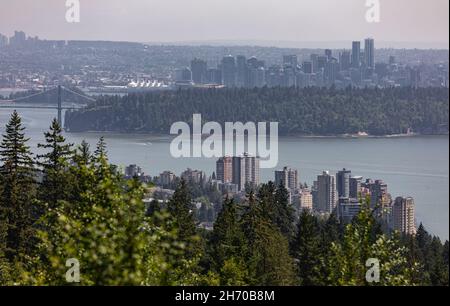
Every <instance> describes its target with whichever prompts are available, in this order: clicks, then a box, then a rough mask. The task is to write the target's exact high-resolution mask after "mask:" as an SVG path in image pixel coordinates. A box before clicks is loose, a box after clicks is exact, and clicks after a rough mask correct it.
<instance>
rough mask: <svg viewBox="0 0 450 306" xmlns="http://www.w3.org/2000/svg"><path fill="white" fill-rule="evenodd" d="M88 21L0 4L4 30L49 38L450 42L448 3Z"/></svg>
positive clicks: (192, 4)
mask: <svg viewBox="0 0 450 306" xmlns="http://www.w3.org/2000/svg"><path fill="white" fill-rule="evenodd" d="M79 1H80V4H81V20H80V21H81V22H80V23H72V24H70V23H67V22H66V20H65V13H66V7H65V2H66V0H0V33H3V34H7V35H8V36H10V35H11V34H12V33H13V31H14V30H18V29H20V30H24V31H25V32H26V33H27V34H30V35H33V36H34V35H38V36H39V37H41V38H49V39H101V40H126V41H141V42H152V41H153V42H177V41H204V40H252V41H258V40H270V41H350V40H354V39H363V38H364V37H368V36H372V37H374V38H375V39H376V40H377V41H389V42H394V41H395V42H399V41H400V42H427V43H429V42H439V43H444V45H445V44H448V36H449V13H448V10H449V0H379V1H380V5H381V15H380V18H381V20H380V22H379V23H372V24H371V23H368V22H367V21H366V19H365V13H366V10H367V8H366V6H365V3H366V0H79Z"/></svg>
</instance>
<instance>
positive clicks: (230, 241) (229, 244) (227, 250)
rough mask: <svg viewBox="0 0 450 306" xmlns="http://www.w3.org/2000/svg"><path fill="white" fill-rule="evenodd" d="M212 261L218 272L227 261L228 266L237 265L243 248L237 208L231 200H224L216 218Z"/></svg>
mask: <svg viewBox="0 0 450 306" xmlns="http://www.w3.org/2000/svg"><path fill="white" fill-rule="evenodd" d="M210 243H211V244H212V256H211V258H212V260H213V261H214V265H213V266H214V267H215V269H216V270H218V271H220V270H221V268H222V267H223V265H224V264H225V262H226V261H227V260H231V261H230V262H229V264H230V265H231V264H232V263H233V264H238V262H239V260H240V258H241V257H242V255H243V252H244V248H245V237H244V236H243V233H242V231H241V227H240V220H239V216H238V207H237V205H236V204H235V203H234V201H233V200H229V199H226V200H225V202H224V204H223V208H222V210H221V211H220V213H219V215H218V216H217V219H216V222H215V223H214V230H213V232H212V236H211V241H210Z"/></svg>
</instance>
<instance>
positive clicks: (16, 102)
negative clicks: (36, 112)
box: [0, 85, 96, 126]
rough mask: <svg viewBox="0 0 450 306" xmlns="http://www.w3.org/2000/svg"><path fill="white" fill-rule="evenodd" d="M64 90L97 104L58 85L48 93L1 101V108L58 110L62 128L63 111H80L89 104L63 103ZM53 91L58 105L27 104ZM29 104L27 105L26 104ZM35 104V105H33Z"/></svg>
mask: <svg viewBox="0 0 450 306" xmlns="http://www.w3.org/2000/svg"><path fill="white" fill-rule="evenodd" d="M63 90H64V91H65V92H68V93H71V94H74V95H76V96H78V97H81V98H83V99H85V101H89V102H95V101H96V100H95V99H94V98H92V97H89V96H87V95H84V94H81V93H78V92H76V91H73V90H71V89H70V88H67V87H65V86H61V85H58V86H56V87H54V88H52V89H49V90H46V91H42V92H38V93H35V94H32V95H29V96H25V97H19V98H16V99H12V100H0V109H1V108H12V109H23V108H25V109H56V110H58V122H59V124H60V125H61V126H62V111H63V110H73V109H80V108H83V107H85V106H86V104H87V103H85V104H79V102H78V103H74V102H67V101H63V98H62V96H63V94H62V93H63ZM53 91H57V101H58V103H57V105H42V104H40V105H36V104H35V102H34V103H33V102H28V103H27V102H26V101H27V100H28V101H29V100H30V99H31V98H34V97H36V96H40V95H48V94H49V93H52V92H53ZM24 103H27V104H24ZM63 103H72V105H70V106H67V105H63ZM33 104H35V105H33ZM75 104H78V105H75Z"/></svg>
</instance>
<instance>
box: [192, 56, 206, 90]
mask: <svg viewBox="0 0 450 306" xmlns="http://www.w3.org/2000/svg"><path fill="white" fill-rule="evenodd" d="M207 70H208V67H207V64H206V61H204V60H201V59H198V58H194V59H193V60H192V61H191V72H192V81H193V82H194V83H195V84H203V83H206V82H207V74H206V73H207Z"/></svg>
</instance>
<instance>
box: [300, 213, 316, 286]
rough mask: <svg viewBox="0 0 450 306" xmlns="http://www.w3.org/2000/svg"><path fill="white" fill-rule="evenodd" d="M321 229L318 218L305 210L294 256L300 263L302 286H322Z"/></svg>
mask: <svg viewBox="0 0 450 306" xmlns="http://www.w3.org/2000/svg"><path fill="white" fill-rule="evenodd" d="M319 238H320V236H319V228H318V222H317V218H316V217H315V216H313V215H312V214H311V213H310V212H309V211H308V210H306V209H305V210H303V211H302V212H301V214H300V218H299V220H298V229H297V236H296V239H295V244H294V245H295V246H294V256H295V258H296V259H297V262H298V272H299V279H300V285H303V286H313V285H320V284H321V278H322V275H321V274H320V272H321V260H322V258H321V254H320V246H319V241H320V240H319Z"/></svg>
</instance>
